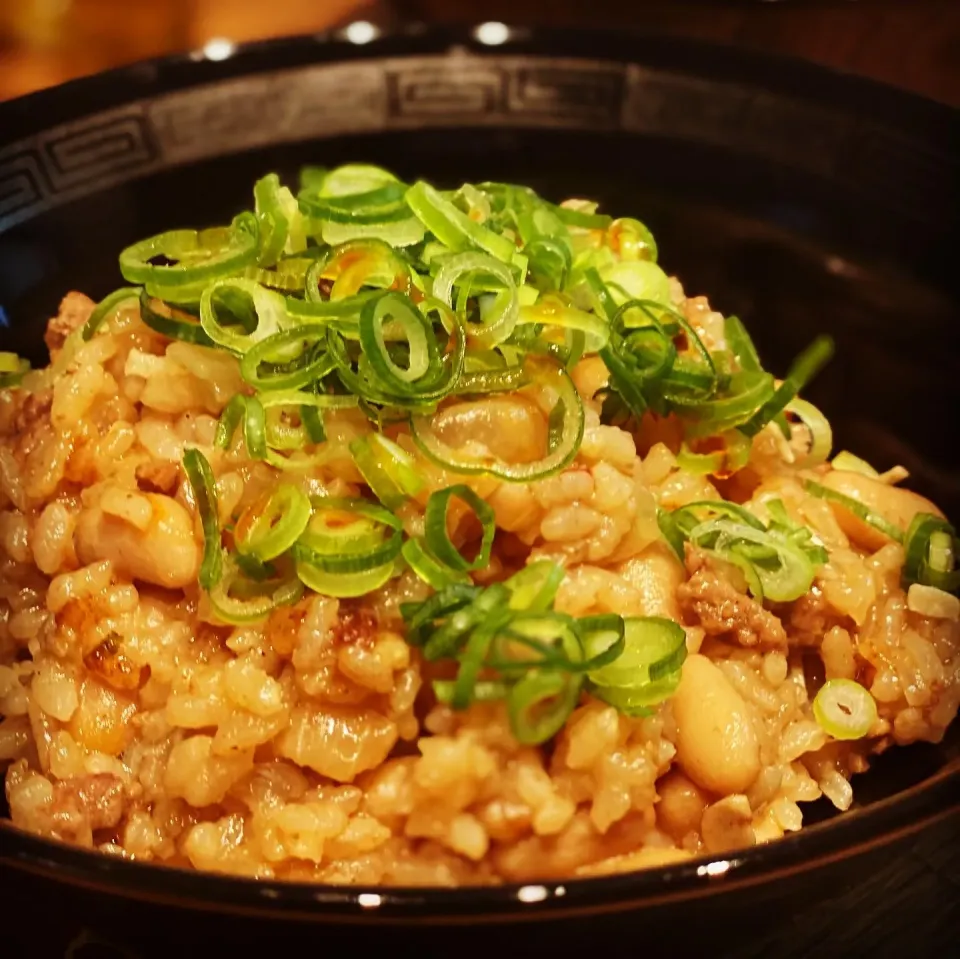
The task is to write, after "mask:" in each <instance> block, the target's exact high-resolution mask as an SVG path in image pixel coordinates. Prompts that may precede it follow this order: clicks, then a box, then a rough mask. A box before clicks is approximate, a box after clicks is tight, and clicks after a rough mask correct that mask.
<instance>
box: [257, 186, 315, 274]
mask: <svg viewBox="0 0 960 959" xmlns="http://www.w3.org/2000/svg"><path fill="white" fill-rule="evenodd" d="M253 196H254V203H255V206H254V209H255V212H256V215H257V220H258V223H259V227H260V229H259V233H260V250H259V257H258V259H259V263H260V265H261V266H274V265H275V264H276V263H277V261H278V260H279V259H280V257H281V256H282V255H283V253H284V252H285V251H286V252H290V253H295V252H299V251H300V250H302V249H304V247H305V246H306V243H307V238H306V231H305V229H304V225H303V217H302V216H301V214H300V210H299V209H298V207H297V201H296V200H295V199H294V196H293V194H292V193H291V192H290V190H289V189H288V188H287V187H285V186H281V184H280V178H279V177H278V176H277V174H276V173H268V174H267V175H266V176H265V177H262V178H261V179H259V180H257V182H256V183H255V184H254V186H253Z"/></svg>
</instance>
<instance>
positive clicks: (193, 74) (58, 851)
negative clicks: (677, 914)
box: [0, 23, 960, 924]
mask: <svg viewBox="0 0 960 959" xmlns="http://www.w3.org/2000/svg"><path fill="white" fill-rule="evenodd" d="M477 26H478V25H462V26H430V27H425V26H423V25H422V24H417V23H411V24H406V25H402V26H400V27H397V28H388V29H384V31H383V33H382V35H381V36H380V37H378V38H377V39H375V40H373V41H372V42H370V43H366V44H363V45H358V44H355V43H350V42H349V41H348V40H347V39H346V38H345V35H344V31H343V30H342V29H341V30H337V31H334V32H331V33H327V34H319V35H312V36H311V35H299V36H293V37H282V38H278V39H272V40H265V41H257V42H253V43H243V44H237V45H236V47H235V50H234V51H233V53H232V54H231V55H230V56H228V57H227V58H225V59H223V60H211V59H209V58H208V57H206V56H205V55H203V54H202V52H200V53H198V52H197V51H194V52H193V53H189V52H187V53H182V54H175V55H173V56H166V57H160V58H156V59H154V60H148V61H142V62H139V63H134V64H129V65H125V66H121V67H117V68H114V69H112V70H109V71H105V72H102V73H98V74H94V75H92V76H86V77H80V78H77V79H74V80H71V81H69V82H67V83H65V84H62V85H60V86H57V87H53V88H50V89H46V90H41V91H37V92H35V93H31V94H28V95H27V96H24V97H20V98H17V99H14V100H9V101H6V102H3V103H0V130H3V140H2V141H0V155H2V153H3V150H4V147H5V145H6V144H7V143H9V142H11V141H16V140H18V139H20V138H21V137H24V136H29V135H33V134H35V133H37V132H41V131H42V130H44V129H46V128H48V127H51V126H53V125H55V124H57V123H62V122H67V121H69V120H70V119H76V118H77V117H79V116H84V115H86V114H88V113H94V112H98V111H101V110H107V109H111V108H114V107H118V106H122V105H124V104H126V103H129V102H131V101H133V100H137V99H141V98H149V97H150V96H154V95H159V94H161V93H168V92H171V91H173V90H178V89H186V88H191V87H196V86H201V85H206V84H212V83H216V82H218V81H221V80H226V79H231V78H234V77H238V76H246V75H251V74H257V73H262V72H266V71H268V70H275V69H280V68H287V67H295V66H300V65H307V64H317V63H322V62H331V63H333V62H337V63H339V62H343V61H346V60H354V59H357V60H362V59H379V58H386V57H397V56H399V57H404V56H411V55H424V54H444V53H449V52H450V51H451V50H463V49H468V50H469V51H470V53H472V54H480V55H482V54H488V55H500V56H504V55H516V56H521V57H522V56H534V57H535V56H537V55H538V54H540V55H543V56H546V57H556V56H567V57H577V56H582V57H583V58H585V59H592V60H597V59H601V60H606V61H611V62H643V63H644V64H650V65H655V66H660V67H663V68H666V69H670V68H673V69H675V70H679V71H681V72H690V71H695V72H698V73H701V74H703V73H706V74H707V75H712V76H714V77H715V78H717V79H722V80H728V81H732V82H743V83H749V82H756V81H757V79H758V78H759V77H762V78H763V84H764V85H765V86H766V87H768V88H770V89H773V88H776V89H777V90H779V91H781V92H784V93H787V94H789V95H792V96H796V97H801V98H813V99H817V98H818V97H819V98H822V97H823V96H827V95H828V96H829V97H830V99H831V101H832V102H834V103H836V104H837V105H839V106H841V107H843V108H846V109H847V110H858V111H874V110H875V111H880V112H881V113H882V114H883V115H884V117H885V118H887V119H888V120H890V121H892V122H893V123H894V125H895V126H897V127H898V128H900V129H903V130H905V131H909V132H910V133H912V134H914V135H916V136H919V137H921V138H922V137H924V136H932V137H936V138H937V139H938V140H940V139H941V138H949V137H951V136H953V135H955V134H956V133H957V132H958V131H960V110H958V109H955V108H953V107H950V106H948V105H946V104H943V103H940V102H937V101H934V100H931V99H928V98H926V97H923V96H921V95H919V94H916V93H911V92H907V91H902V90H898V89H896V88H893V87H889V86H887V85H885V84H882V83H879V82H877V81H874V80H870V79H867V78H863V77H857V76H853V75H850V74H847V73H843V72H840V71H837V70H834V69H831V68H828V67H824V66H821V65H817V64H812V63H808V62H806V61H801V60H799V59H792V58H785V57H782V56H779V55H772V54H767V53H763V52H760V51H746V50H742V49H738V48H736V47H733V46H728V45H719V44H715V43H710V42H706V41H700V40H692V39H689V38H684V37H664V36H658V35H657V34H656V33H650V32H643V31H630V30H626V31H624V30H617V31H616V32H613V31H611V30H609V29H597V28H591V29H586V30H582V29H577V30H573V29H570V28H548V29H547V28H531V27H526V26H524V27H508V31H509V33H510V39H508V40H507V42H505V43H503V44H498V45H497V46H488V45H483V44H481V43H479V42H478V41H477V39H476V30H477ZM598 44H603V47H602V50H603V53H602V54H601V55H600V56H599V57H598V54H597V48H598ZM773 66H775V67H776V70H775V71H773V72H772V73H771V68H772V67H773ZM958 784H960V758H953V759H951V760H949V761H948V762H946V764H945V765H944V766H943V767H942V768H940V769H939V770H938V771H937V772H936V773H935V774H934V775H932V776H930V777H929V778H927V779H926V780H924V781H922V782H920V783H917V784H915V785H913V786H911V787H910V788H908V789H906V790H904V791H902V792H900V793H897V794H896V795H894V796H890V797H887V798H885V799H882V800H880V801H878V802H876V803H873V804H871V805H870V806H868V807H865V808H861V809H854V810H852V811H850V812H847V813H845V814H843V815H842V816H840V817H838V818H836V819H833V820H830V821H828V822H824V823H818V824H814V825H810V826H806V827H804V828H803V830H802V831H801V832H800V833H797V834H791V835H788V836H786V837H784V838H783V839H780V840H777V841H776V842H772V843H768V844H764V845H760V846H755V847H752V848H750V849H746V850H739V851H736V852H734V853H731V854H725V855H722V856H703V857H699V858H696V859H692V860H689V861H685V862H682V863H678V864H674V865H669V866H664V867H657V868H651V869H645V870H641V871H635V872H630V873H623V874H618V875H613V876H604V877H595V878H570V879H563V880H550V881H537V882H525V883H510V884H505V885H500V886H466V887H460V888H455V889H443V888H438V887H424V888H408V887H387V886H366V887H364V886H334V885H322V884H315V883H303V882H287V881H274V880H262V879H249V878H240V877H235V876H226V875H221V874H216V873H209V872H199V871H190V870H186V869H181V868H175V867H169V866H164V865H158V864H155V863H140V862H134V861H130V860H126V859H122V858H119V857H113V856H108V855H104V854H102V853H96V852H91V851H88V850H84V849H81V848H78V847H73V846H69V845H66V844H63V843H59V842H56V841H53V840H48V839H42V838H39V837H37V836H33V835H30V834H27V833H25V832H22V831H20V830H19V829H17V828H16V827H14V826H12V824H10V823H9V822H7V821H4V822H0V864H4V865H8V866H11V867H13V868H17V869H21V870H25V871H27V872H30V873H34V874H40V875H43V876H46V877H52V878H54V879H55V880H57V881H60V882H64V883H67V884H70V885H74V886H80V887H86V888H88V889H92V890H97V891H100V892H108V893H110V894H112V895H117V896H121V897H127V898H133V899H140V900H149V901H151V902H158V903H165V904H171V905H176V906H179V907H187V908H193V909H202V910H208V911H215V912H238V913H243V914H244V915H265V916H280V917H284V918H297V919H308V920H322V921H325V922H338V923H351V922H358V921H362V922H364V923H369V922H371V921H381V922H388V923H391V924H395V923H420V922H426V921H429V922H431V923H436V922H443V923H465V922H466V923H470V922H479V921H511V922H514V921H517V920H523V919H536V918H544V917H552V916H560V915H563V916H569V915H577V914H583V913H591V914H596V913H601V912H608V911H619V910H624V909H631V908H638V907H646V906H653V905H661V904H666V903H671V902H677V901H684V900H689V899H696V898H699V897H702V896H705V895H711V894H714V893H716V892H720V891H730V890H733V889H740V888H745V887H748V886H753V885H757V884H761V883H769V882H772V881H774V880H777V879H780V878H785V877H787V876H789V875H796V874H800V873H805V872H808V871H810V870H814V869H817V868H819V867H821V866H824V865H827V864H829V863H832V862H836V861H839V860H842V859H845V858H849V857H852V856H855V855H858V854H860V853H862V852H866V851H868V850H870V849H873V848H878V847H881V846H884V845H887V844H890V843H893V842H896V841H898V840H900V839H902V838H905V837H908V836H910V835H913V834H914V833H916V832H918V831H920V830H921V829H924V828H926V827H928V826H931V825H933V824H935V823H937V822H938V821H940V820H942V819H945V818H947V817H950V816H953V815H956V814H957V813H958V812H960V790H958V789H957V786H958Z"/></svg>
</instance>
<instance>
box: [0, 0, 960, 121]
mask: <svg viewBox="0 0 960 959" xmlns="http://www.w3.org/2000/svg"><path fill="white" fill-rule="evenodd" d="M42 9H44V10H59V11H60V13H59V14H57V16H56V17H52V18H51V17H49V16H48V17H47V19H43V18H42V17H40V15H39V14H37V13H33V14H31V13H30V11H39V10H42ZM355 18H364V19H370V20H374V21H379V22H381V23H384V24H385V25H389V24H390V23H396V22H401V21H405V20H413V19H419V20H427V21H440V22H455V21H459V22H471V21H473V22H479V21H484V20H502V21H505V22H510V23H517V24H537V23H539V24H553V25H608V26H616V25H623V26H630V27H631V28H633V29H640V30H643V31H647V32H661V33H664V34H667V35H675V34H682V35H685V36H693V37H699V38H702V39H704V40H713V41H716V42H721V43H727V44H733V45H735V46H742V47H744V48H747V49H752V50H755V49H761V50H767V51H770V52H772V53H780V54H785V55H789V56H795V57H800V58H803V59H808V60H812V61H815V62H818V63H823V64H826V65H829V66H832V67H835V68H838V69H842V70H848V71H851V72H854V73H859V74H862V75H863V76H868V77H872V78H874V79H877V80H882V81H884V82H886V83H890V84H893V85H896V86H900V87H903V88H905V89H908V90H913V91H915V92H918V93H922V94H925V95H926V96H930V97H933V98H935V99H939V100H942V101H944V102H947V103H950V104H952V105H954V106H960V0H781V2H762V0H273V2H267V0H136V2H131V0H58V2H57V3H50V2H49V0H0V99H5V98H9V97H13V96H17V95H20V94H22V93H27V92H29V91H31V90H34V89H38V88H40V87H44V86H50V85H52V84H55V83H60V82H62V81H64V80H66V79H69V78H72V77H75V76H79V75H82V74H85V73H93V72H96V71H97V70H103V69H106V68H107V67H110V66H116V65H118V64H120V63H128V62H131V61H133V60H137V59H142V58H145V57H153V56H159V55H162V54H165V53H170V52H174V51H179V50H185V49H192V48H194V47H198V46H201V45H202V44H203V43H205V42H206V41H207V40H209V39H210V38H212V37H228V38H229V39H231V40H236V41H240V40H248V39H253V38H255V37H261V36H278V35H281V34H288V33H298V32H316V31H320V30H325V29H329V28H330V27H331V26H333V25H335V24H337V23H342V22H345V21H349V20H351V19H355Z"/></svg>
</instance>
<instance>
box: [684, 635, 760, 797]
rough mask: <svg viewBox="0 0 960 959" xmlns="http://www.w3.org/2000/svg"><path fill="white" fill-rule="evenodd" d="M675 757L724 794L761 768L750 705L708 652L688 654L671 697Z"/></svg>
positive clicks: (745, 786)
mask: <svg viewBox="0 0 960 959" xmlns="http://www.w3.org/2000/svg"><path fill="white" fill-rule="evenodd" d="M673 714H674V716H675V718H676V721H677V759H678V761H679V763H680V765H681V766H682V767H683V770H684V771H685V772H686V774H687V775H688V776H689V777H690V778H691V779H692V780H693V781H694V782H695V783H696V784H697V785H698V786H700V787H702V788H703V789H707V790H709V791H710V792H712V793H716V794H718V795H721V796H724V795H727V794H729V793H742V792H745V791H746V790H747V789H748V788H749V787H750V785H751V784H752V783H753V781H754V780H755V779H756V778H757V775H758V774H759V772H760V744H759V741H758V739H757V733H756V730H755V729H754V727H753V722H752V720H751V718H750V713H749V710H748V709H747V705H746V703H744V701H743V699H742V697H741V696H740V694H739V693H738V692H737V690H736V689H735V688H734V687H733V685H732V684H731V682H730V680H728V679H727V677H726V676H725V675H724V674H723V672H722V671H721V670H720V669H719V668H718V667H716V666H715V665H714V664H713V663H712V662H711V661H710V660H709V659H707V658H706V656H701V655H699V654H695V655H693V656H689V657H688V658H687V661H686V662H685V663H684V664H683V673H682V678H681V680H680V685H679V687H678V688H677V692H676V694H675V695H674V697H673Z"/></svg>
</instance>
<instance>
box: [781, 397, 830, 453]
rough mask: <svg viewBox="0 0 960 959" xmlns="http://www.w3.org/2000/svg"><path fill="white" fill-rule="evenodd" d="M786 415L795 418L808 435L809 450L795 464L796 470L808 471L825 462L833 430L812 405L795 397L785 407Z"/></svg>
mask: <svg viewBox="0 0 960 959" xmlns="http://www.w3.org/2000/svg"><path fill="white" fill-rule="evenodd" d="M785 411H786V412H787V413H792V414H793V415H794V416H796V417H797V418H798V419H799V420H800V421H801V422H802V423H803V425H804V426H805V427H806V428H807V430H808V431H809V433H810V449H809V450H807V453H806V455H805V456H804V457H803V459H802V460H801V461H800V462H799V463H797V464H796V465H797V467H798V468H803V469H810V468H811V467H814V466H819V465H820V464H821V463H825V462H826V461H827V457H828V456H829V455H830V450H831V449H832V447H833V430H832V429H831V428H830V422H829V421H828V420H827V418H826V417H825V416H824V415H823V413H821V412H820V410H819V409H817V407H816V406H814V405H813V403H808V402H807V401H806V400H802V399H800V398H799V397H795V398H794V399H792V400H791V401H790V402H789V403H787V405H786V407H785Z"/></svg>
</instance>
